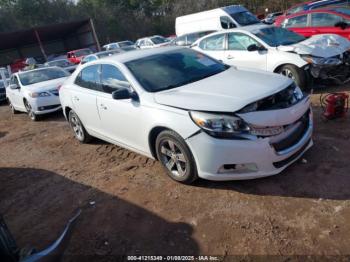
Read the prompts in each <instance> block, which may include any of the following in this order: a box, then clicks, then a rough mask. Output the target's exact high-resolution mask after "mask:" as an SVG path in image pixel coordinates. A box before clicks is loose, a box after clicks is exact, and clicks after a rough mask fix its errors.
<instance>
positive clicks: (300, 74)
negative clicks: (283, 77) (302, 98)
mask: <svg viewBox="0 0 350 262" xmlns="http://www.w3.org/2000/svg"><path fill="white" fill-rule="evenodd" d="M284 69H288V70H290V71H291V72H292V74H293V75H294V77H295V82H296V84H297V85H298V86H299V87H300V88H301V89H302V90H306V89H307V79H306V74H305V72H304V71H303V70H302V69H300V68H299V67H297V66H294V65H285V66H283V67H282V68H281V70H280V74H282V71H283V70H284Z"/></svg>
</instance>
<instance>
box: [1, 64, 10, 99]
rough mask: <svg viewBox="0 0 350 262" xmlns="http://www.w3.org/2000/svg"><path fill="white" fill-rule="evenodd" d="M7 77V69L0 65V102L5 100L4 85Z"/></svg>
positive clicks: (7, 79) (8, 76)
mask: <svg viewBox="0 0 350 262" xmlns="http://www.w3.org/2000/svg"><path fill="white" fill-rule="evenodd" d="M9 78H10V75H9V72H8V71H7V69H6V68H3V67H0V102H3V101H6V86H7V84H8V82H9Z"/></svg>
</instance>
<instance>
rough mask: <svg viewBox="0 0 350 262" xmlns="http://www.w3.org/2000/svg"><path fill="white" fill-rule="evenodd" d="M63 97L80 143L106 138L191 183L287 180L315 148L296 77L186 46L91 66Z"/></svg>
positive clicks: (63, 91)
mask: <svg viewBox="0 0 350 262" xmlns="http://www.w3.org/2000/svg"><path fill="white" fill-rule="evenodd" d="M60 99H61V103H62V107H63V112H64V114H65V116H66V118H67V120H68V121H69V123H70V126H71V127H72V129H73V131H74V134H75V137H76V138H77V139H78V140H79V141H80V142H88V141H89V140H90V139H91V136H93V137H98V138H100V139H102V140H105V141H108V142H111V143H114V144H117V145H120V146H122V147H125V148H128V149H130V150H133V151H136V152H138V153H141V154H143V155H146V156H148V157H150V158H153V159H158V160H159V161H160V162H161V163H162V165H163V166H164V167H165V169H166V170H167V171H168V174H169V176H170V177H171V178H172V179H174V180H176V181H179V182H182V183H191V182H193V181H194V180H196V179H197V178H198V177H201V178H204V179H209V180H239V179H253V178H259V177H264V176H269V175H274V174H278V173H280V172H281V171H282V170H284V169H285V168H286V167H287V166H289V165H290V164H292V163H293V162H295V161H296V160H297V159H298V158H299V157H301V155H302V154H303V153H304V152H305V151H306V150H308V149H309V148H310V147H311V146H312V143H313V142H312V129H313V124H312V113H311V110H310V101H309V97H308V96H304V95H303V93H302V92H301V90H300V88H299V87H298V86H296V85H295V84H294V83H293V81H292V80H290V79H288V78H286V77H284V76H281V75H278V74H272V73H267V72H254V71H241V70H237V69H236V68H234V67H230V66H227V65H224V64H222V63H220V62H218V61H216V60H214V59H212V58H209V57H208V56H206V55H204V54H201V53H198V52H196V51H194V50H191V49H187V48H180V47H165V48H162V49H157V50H155V49H149V50H139V51H134V52H129V53H124V54H120V55H116V56H110V57H108V58H103V59H101V60H98V61H94V62H91V63H88V64H86V65H83V66H81V67H80V68H79V69H78V70H77V71H76V72H75V73H74V74H73V75H72V76H71V77H70V78H69V79H68V80H67V81H66V82H65V83H64V85H63V86H62V88H61V89H60Z"/></svg>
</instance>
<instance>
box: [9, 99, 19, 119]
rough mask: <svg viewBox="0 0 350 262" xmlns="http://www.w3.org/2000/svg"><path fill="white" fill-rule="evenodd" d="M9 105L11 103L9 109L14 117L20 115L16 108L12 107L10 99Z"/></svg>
mask: <svg viewBox="0 0 350 262" xmlns="http://www.w3.org/2000/svg"><path fill="white" fill-rule="evenodd" d="M8 103H9V107H10V110H11V113H12V114H13V115H15V114H18V113H19V112H18V111H17V110H16V109H15V108H14V106H13V105H12V103H11V101H10V99H8Z"/></svg>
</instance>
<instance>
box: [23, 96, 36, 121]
mask: <svg viewBox="0 0 350 262" xmlns="http://www.w3.org/2000/svg"><path fill="white" fill-rule="evenodd" d="M24 106H25V108H26V110H27V113H28V116H29V118H30V119H31V120H33V121H35V120H36V115H35V113H34V112H33V109H32V106H31V105H30V104H29V103H28V102H27V101H26V102H25V103H24Z"/></svg>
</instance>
